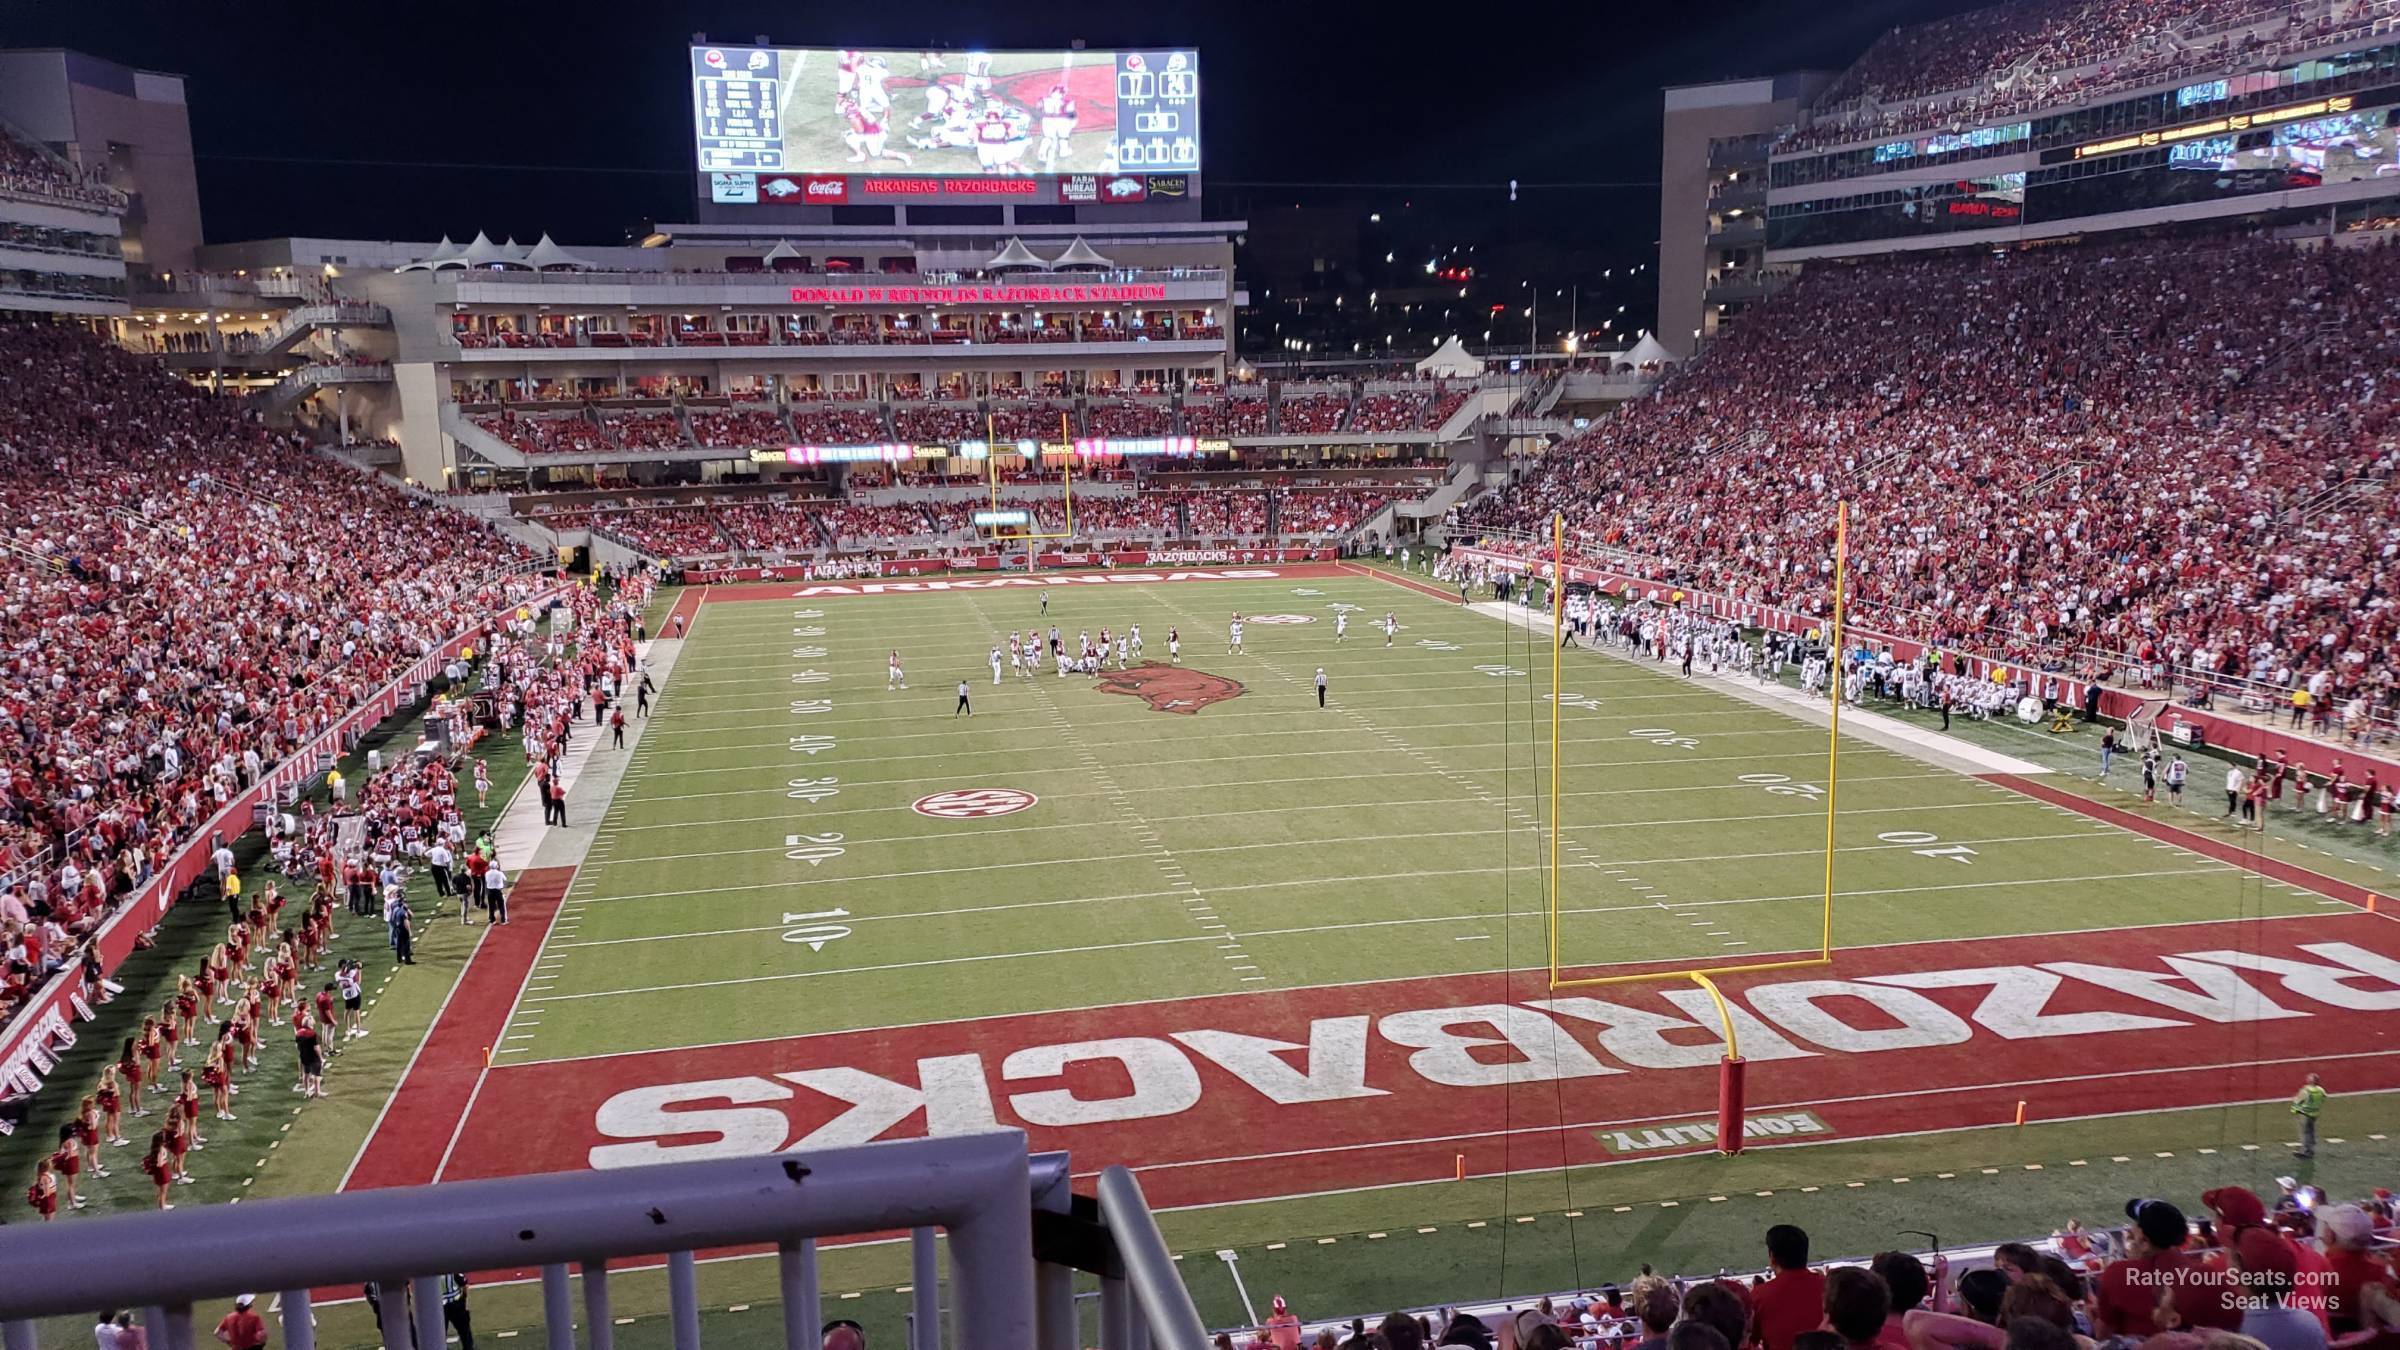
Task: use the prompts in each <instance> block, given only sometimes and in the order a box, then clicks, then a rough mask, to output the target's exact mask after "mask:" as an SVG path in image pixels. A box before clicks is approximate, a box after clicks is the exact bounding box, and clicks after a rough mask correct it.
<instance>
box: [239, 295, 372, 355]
mask: <svg viewBox="0 0 2400 1350" xmlns="http://www.w3.org/2000/svg"><path fill="white" fill-rule="evenodd" d="M391 326H392V312H391V311H390V310H388V309H385V308H384V307H383V306H381V305H355V304H344V305H302V306H300V307H299V308H297V309H295V310H292V311H291V312H290V313H288V314H285V315H284V316H283V317H282V318H281V319H279V320H277V321H276V324H275V326H274V327H273V328H270V329H268V330H267V332H266V335H265V337H264V338H263V339H262V340H261V341H260V343H259V348H258V349H259V351H261V352H264V353H274V352H281V351H286V350H288V349H290V347H291V346H292V344H293V343H295V342H298V341H299V340H300V339H301V338H303V337H306V336H307V335H309V334H310V333H313V332H316V331H317V330H318V329H321V328H323V329H336V328H389V327H391Z"/></svg>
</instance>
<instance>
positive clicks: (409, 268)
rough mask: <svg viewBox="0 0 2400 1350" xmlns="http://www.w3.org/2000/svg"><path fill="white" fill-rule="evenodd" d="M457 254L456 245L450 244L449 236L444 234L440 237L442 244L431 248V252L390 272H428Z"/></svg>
mask: <svg viewBox="0 0 2400 1350" xmlns="http://www.w3.org/2000/svg"><path fill="white" fill-rule="evenodd" d="M458 253H459V249H458V245H456V244H453V243H451V242H450V236H449V235H446V234H445V235H443V236H442V242H440V243H438V244H436V245H434V246H433V252H431V253H428V254H426V255H425V256H424V257H422V258H419V259H417V260H416V261H415V262H412V263H403V264H401V265H400V266H398V267H396V268H394V269H392V270H393V271H396V272H430V271H432V270H433V269H435V268H436V267H439V266H441V265H442V264H443V263H446V262H449V261H450V260H451V259H453V258H456V257H457V256H458Z"/></svg>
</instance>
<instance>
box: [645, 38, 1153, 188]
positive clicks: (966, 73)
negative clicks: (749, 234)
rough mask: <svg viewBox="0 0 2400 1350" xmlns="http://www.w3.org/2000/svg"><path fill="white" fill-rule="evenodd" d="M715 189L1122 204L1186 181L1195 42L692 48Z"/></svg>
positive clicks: (699, 132)
mask: <svg viewBox="0 0 2400 1350" xmlns="http://www.w3.org/2000/svg"><path fill="white" fill-rule="evenodd" d="M691 61H692V66H691V69H692V114H693V126H694V150H695V159H694V167H695V168H696V169H697V170H698V171H699V172H700V173H701V174H702V175H703V176H704V181H705V183H706V186H707V191H708V198H709V200H710V201H713V202H717V203H726V204H741V205H752V204H756V205H759V206H767V207H771V206H778V205H844V204H850V203H858V202H876V201H907V200H918V201H923V200H944V199H949V200H961V199H964V200H993V199H1015V200H1020V201H1030V202H1091V203H1102V204H1121V203H1127V202H1139V201H1147V200H1149V199H1151V198H1153V197H1158V198H1171V197H1182V196H1188V195H1190V193H1191V191H1192V180H1193V179H1194V178H1195V177H1196V176H1197V175H1198V174H1199V172H1200V56H1199V53H1197V52H1195V51H1191V50H1189V49H1176V48H1164V49H1156V50H1150V49H1145V50H1139V51H1064V52H1027V51H1003V52H991V51H975V52H933V51H868V50H835V49H828V48H814V47H757V46H723V45H717V46H695V47H693V48H692V49H691Z"/></svg>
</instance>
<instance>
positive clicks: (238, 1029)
mask: <svg viewBox="0 0 2400 1350" xmlns="http://www.w3.org/2000/svg"><path fill="white" fill-rule="evenodd" d="M233 1036H234V1039H235V1040H238V1041H240V1042H241V1043H242V1072H244V1073H248V1072H250V1071H251V1070H253V1069H256V1068H257V1067H258V1040H259V1034H258V995H256V994H252V995H251V996H250V1002H249V1003H248V1004H246V1005H244V1007H243V1009H242V1011H241V1013H240V1014H239V1015H238V1016H236V1017H235V1018H234V1023H233Z"/></svg>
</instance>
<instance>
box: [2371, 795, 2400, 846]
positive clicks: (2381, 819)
mask: <svg viewBox="0 0 2400 1350" xmlns="http://www.w3.org/2000/svg"><path fill="white" fill-rule="evenodd" d="M2395 798H2400V783H2386V784H2384V785H2383V793H2382V795H2381V796H2379V797H2377V798H2376V799H2375V836H2376V837H2377V838H2379V839H2383V838H2389V837H2390V836H2391V833H2392V811H2393V808H2394V807H2395V806H2396V805H2400V802H2395V801H2394V799H2395Z"/></svg>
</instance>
